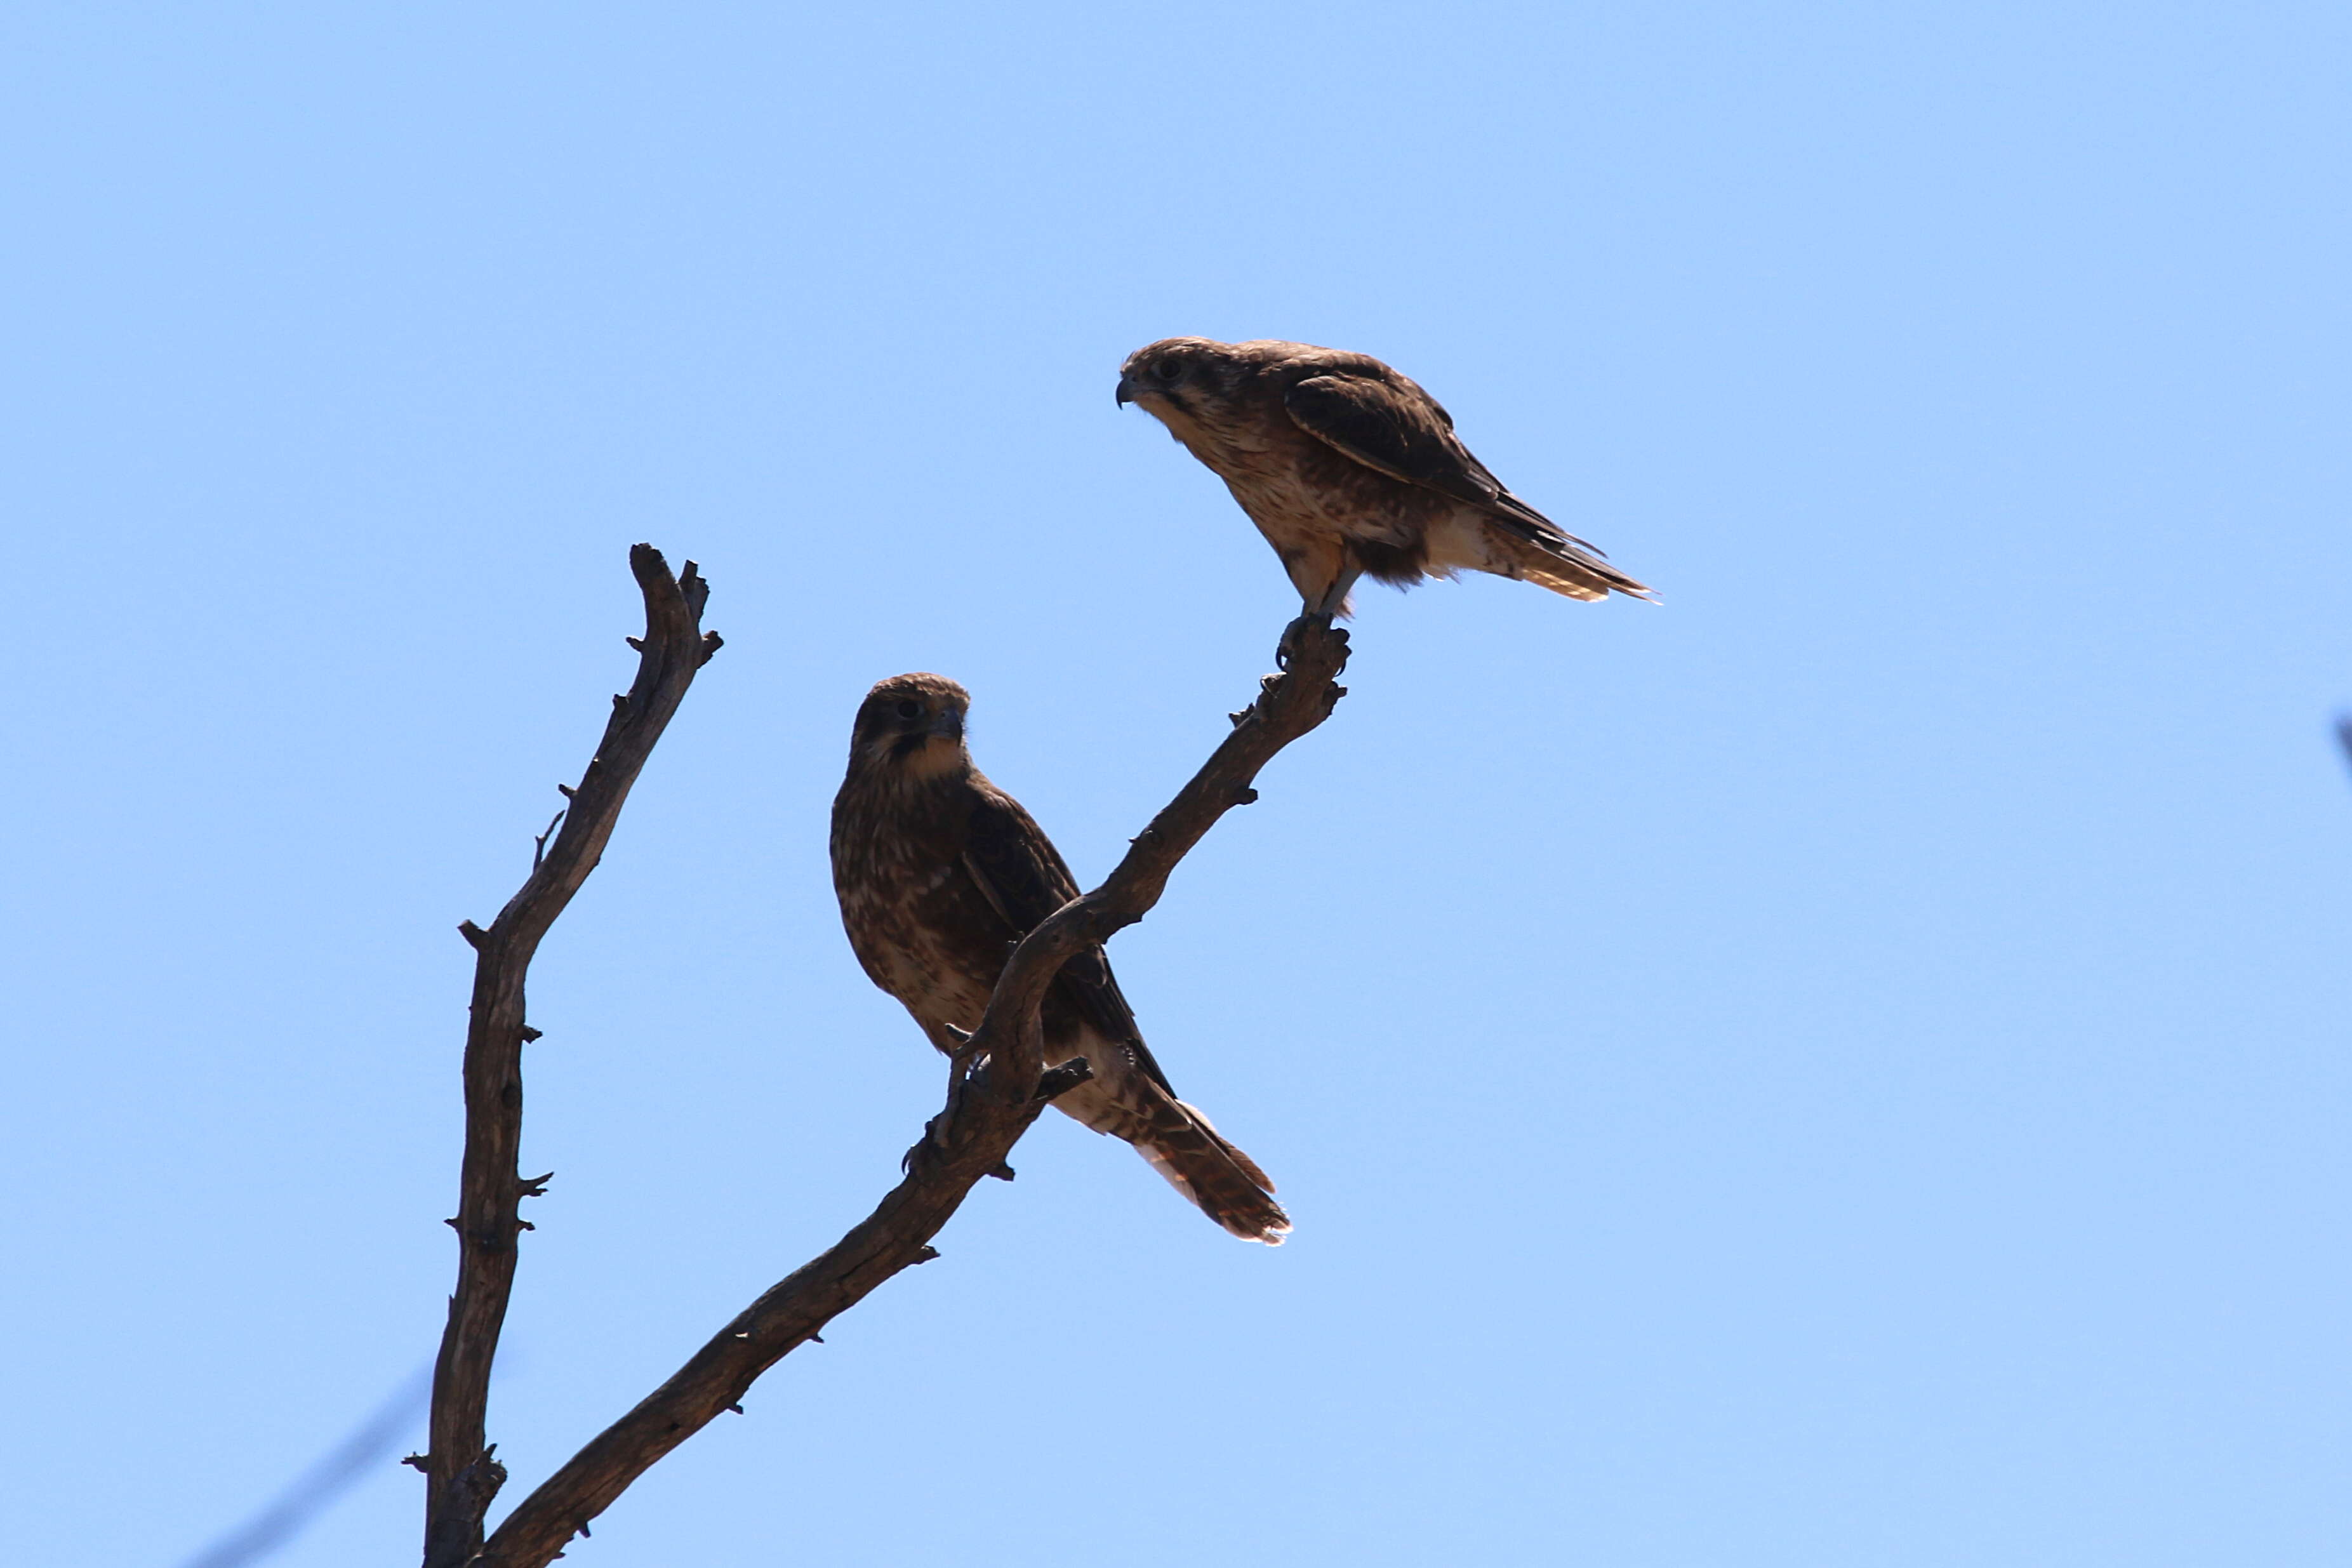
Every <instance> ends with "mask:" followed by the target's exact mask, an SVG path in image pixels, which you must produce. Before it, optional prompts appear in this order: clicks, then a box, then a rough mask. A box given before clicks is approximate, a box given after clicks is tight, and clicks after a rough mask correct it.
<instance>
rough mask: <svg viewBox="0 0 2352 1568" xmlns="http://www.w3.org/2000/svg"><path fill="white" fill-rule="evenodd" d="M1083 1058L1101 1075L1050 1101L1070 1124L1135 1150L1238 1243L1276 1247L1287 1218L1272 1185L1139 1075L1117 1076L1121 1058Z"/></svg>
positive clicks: (1099, 1048) (1101, 1054)
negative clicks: (1132, 1145)
mask: <svg viewBox="0 0 2352 1568" xmlns="http://www.w3.org/2000/svg"><path fill="white" fill-rule="evenodd" d="M1087 1058H1088V1059H1089V1060H1091V1061H1093V1062H1094V1063H1095V1068H1096V1071H1097V1073H1098V1074H1099V1075H1101V1076H1099V1077H1097V1078H1096V1079H1093V1080H1092V1081H1090V1082H1087V1083H1082V1084H1080V1085H1078V1087H1077V1088H1076V1089H1071V1090H1070V1091H1069V1092H1068V1093H1066V1094H1065V1095H1063V1096H1062V1097H1061V1098H1060V1099H1058V1100H1055V1101H1054V1108H1055V1110H1059V1111H1062V1112H1063V1113H1065V1114H1066V1115H1067V1116H1069V1117H1071V1118H1072V1119H1073V1120H1075V1121H1078V1122H1081V1123H1083V1124H1084V1125H1086V1126H1087V1127H1090V1128H1092V1129H1093V1130H1094V1131H1097V1132H1107V1133H1108V1134H1109V1135H1110V1136H1112V1137H1114V1138H1118V1139H1122V1140H1124V1141H1125V1142H1129V1143H1132V1144H1134V1145H1135V1152H1137V1153H1139V1154H1140V1155H1142V1156H1143V1157H1144V1158H1145V1159H1146V1160H1149V1161H1150V1162H1151V1168H1152V1169H1153V1170H1155V1171H1157V1172H1159V1173H1160V1174H1161V1175H1163V1176H1165V1177H1167V1178H1168V1184H1169V1185H1170V1186H1171V1187H1174V1188H1175V1189H1176V1190H1177V1191H1178V1192H1180V1193H1181V1194H1184V1195H1185V1196H1186V1197H1188V1198H1190V1199H1192V1203H1193V1205H1194V1206H1195V1207H1197V1208H1198V1209H1200V1211H1201V1212H1202V1214H1204V1215H1208V1216H1209V1217H1210V1218H1211V1219H1213V1220H1215V1221H1216V1222H1217V1223H1218V1224H1219V1225H1221V1226H1224V1227H1225V1228H1226V1229H1227V1230H1229V1231H1232V1232H1233V1233H1234V1235H1235V1236H1238V1237H1241V1238H1242V1239H1243V1240H1244V1241H1263V1242H1265V1244H1266V1245H1267V1246H1269V1247H1275V1246H1279V1245H1280V1244H1281V1241H1282V1238H1283V1237H1284V1236H1286V1235H1287V1234H1288V1233H1289V1230H1290V1216H1289V1215H1286V1214H1285V1213H1283V1212H1282V1205H1280V1204H1278V1203H1276V1202H1275V1201H1274V1197H1273V1193H1274V1183H1273V1182H1271V1181H1269V1180H1268V1179H1267V1178H1266V1173H1265V1172H1264V1171H1261V1170H1259V1169H1258V1168H1257V1162H1256V1161H1255V1160H1253V1159H1251V1158H1250V1157H1249V1156H1248V1155H1247V1154H1244V1153H1243V1152H1241V1151H1240V1150H1239V1149H1236V1148H1234V1146H1233V1145H1232V1144H1231V1143H1228V1142H1225V1140H1224V1139H1223V1137H1222V1136H1221V1135H1220V1134H1219V1133H1218V1131H1217V1130H1216V1128H1215V1127H1213V1126H1212V1125H1211V1124H1210V1121H1209V1119H1208V1118H1207V1117H1205V1116H1203V1115H1202V1114H1201V1112H1200V1111H1198V1110H1194V1109H1193V1108H1192V1106H1189V1105H1187V1104H1185V1103H1184V1102H1183V1101H1182V1100H1179V1099H1177V1098H1176V1097H1175V1096H1174V1095H1172V1094H1171V1093H1169V1092H1168V1091H1167V1090H1166V1089H1162V1088H1161V1087H1160V1085H1159V1084H1158V1083H1156V1082H1154V1081H1153V1080H1152V1079H1149V1078H1147V1077H1145V1076H1144V1075H1143V1074H1142V1073H1141V1072H1137V1071H1132V1070H1122V1067H1123V1066H1124V1064H1125V1063H1127V1062H1128V1061H1129V1060H1131V1058H1129V1057H1128V1055H1127V1053H1126V1052H1124V1051H1122V1050H1120V1049H1118V1047H1111V1046H1108V1045H1107V1044H1105V1043H1103V1042H1100V1041H1096V1040H1089V1041H1088V1042H1087Z"/></svg>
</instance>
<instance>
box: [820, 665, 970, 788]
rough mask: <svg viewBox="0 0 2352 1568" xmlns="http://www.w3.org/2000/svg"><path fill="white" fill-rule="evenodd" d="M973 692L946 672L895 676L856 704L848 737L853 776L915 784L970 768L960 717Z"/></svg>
mask: <svg viewBox="0 0 2352 1568" xmlns="http://www.w3.org/2000/svg"><path fill="white" fill-rule="evenodd" d="M970 710H971V692H969V691H966V690H965V689H963V688H962V687H961V686H958V685H957V684H956V683H955V682H954V681H952V680H950V679H948V678H947V677H946V676H944V675H921V674H917V675H894V676H892V677H891V678H890V679H887V680H884V681H879V682H877V684H876V685H875V688H874V689H873V690H871V691H869V692H867V693H866V700H865V701H864V702H862V703H860V704H858V708H857V723H856V727H855V728H854V729H852V730H851V731H850V735H849V772H850V774H851V776H852V777H856V776H857V775H859V774H861V773H862V774H865V775H866V776H867V777H869V778H889V779H898V780H900V781H903V782H907V783H914V782H918V781H921V780H926V779H935V778H940V777H942V776H944V775H947V774H950V773H961V772H965V771H967V770H969V769H970V768H971V752H967V751H965V750H964V746H963V716H964V715H965V714H966V713H967V712H969V711H970Z"/></svg>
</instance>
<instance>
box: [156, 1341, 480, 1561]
mask: <svg viewBox="0 0 2352 1568" xmlns="http://www.w3.org/2000/svg"><path fill="white" fill-rule="evenodd" d="M432 1389H433V1367H432V1363H429V1362H428V1363H425V1365H424V1366H421V1367H419V1368H417V1369H416V1370H415V1372H413V1373H409V1374H408V1376H406V1377H405V1378H404V1379H402V1380H401V1384H400V1386H399V1387H398V1388H397V1389H395V1390H394V1392H393V1394H392V1395H391V1397H389V1398H387V1399H386V1400H385V1401H384V1402H383V1404H382V1405H378V1406H377V1407H376V1409H375V1411H374V1413H373V1414H372V1415H369V1416H368V1418H367V1419H366V1420H364V1421H362V1422H361V1423H360V1424H359V1426H357V1427H355V1428H353V1429H352V1434H351V1436H348V1437H345V1438H344V1439H343V1440H342V1441H341V1443H338V1444H336V1445H335V1447H332V1448H331V1449H329V1450H328V1451H327V1453H326V1455H325V1456H324V1457H323V1458H320V1460H319V1461H318V1462H317V1463H315V1464H313V1465H312V1466H311V1467H310V1468H309V1469H307V1470H305V1471H303V1472H302V1473H301V1475H299V1476H298V1477H296V1478H295V1479H294V1481H293V1482H292V1484H291V1485H289V1486H288V1487H287V1489H285V1490H284V1491H283V1492H280V1493H279V1494H278V1497H277V1498H276V1499H275V1500H273V1501H271V1502H270V1504H269V1505H268V1507H266V1508H264V1509H263V1510H261V1511H260V1512H258V1513H257V1514H255V1515H254V1516H253V1517H252V1518H251V1519H248V1520H247V1521H245V1522H244V1523H242V1524H240V1525H238V1526H237V1527H236V1529H235V1530H232V1531H229V1532H228V1533H227V1534H226V1535H224V1536H222V1537H221V1538H220V1539H219V1540H218V1541H216V1542H213V1544H212V1545H210V1546H207V1547H206V1548H205V1549H204V1550H203V1551H202V1552H197V1553H196V1554H195V1555H194V1557H191V1558H189V1559H188V1560H187V1561H186V1562H185V1563H183V1564H182V1568H247V1565H248V1564H250V1563H259V1562H261V1561H262V1560H263V1559H264V1558H267V1557H269V1556H271V1555H272V1554H274V1553H275V1552H278V1549H279V1548H281V1547H283V1546H286V1545H289V1544H290V1543H291V1542H293V1540H294V1538H295V1537H297V1536H299V1535H300V1534H301V1533H302V1531H304V1530H305V1529H307V1528H308V1527H309V1526H310V1521H312V1520H315V1519H317V1518H318V1517H319V1515H320V1514H321V1513H324V1512H325V1511H326V1510H328V1509H329V1508H331V1507H332V1506H333V1504H334V1502H335V1500H336V1499H338V1498H340V1497H341V1496H342V1495H343V1494H344V1493H345V1492H347V1491H349V1490H351V1489H352V1486H353V1485H355V1484H356V1483H357V1482H358V1481H359V1480H360V1479H361V1478H362V1477H363V1476H365V1475H367V1474H368V1473H369V1472H370V1471H372V1470H373V1468H375V1467H376V1466H377V1465H379V1464H382V1463H383V1461H384V1460H385V1459H386V1458H389V1457H390V1455H391V1454H392V1451H393V1450H394V1448H397V1447H400V1444H401V1440H402V1439H403V1438H404V1436H408V1435H410V1434H412V1433H413V1432H415V1429H416V1426H417V1423H419V1422H420V1421H422V1420H423V1419H424V1416H425V1397H426V1395H428V1394H430V1393H431V1392H432Z"/></svg>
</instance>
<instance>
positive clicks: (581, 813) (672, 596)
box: [420, 544, 719, 1568]
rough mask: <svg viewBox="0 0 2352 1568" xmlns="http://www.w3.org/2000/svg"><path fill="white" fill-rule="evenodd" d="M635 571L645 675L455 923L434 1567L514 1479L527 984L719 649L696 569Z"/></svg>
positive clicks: (641, 563) (475, 1547)
mask: <svg viewBox="0 0 2352 1568" xmlns="http://www.w3.org/2000/svg"><path fill="white" fill-rule="evenodd" d="M629 570H630V572H631V573H633V574H635V577H636V580H637V586H638V588H639V589H641V590H642V591H643V592H644V594H645V600H646V636H645V638H644V640H643V642H642V644H640V645H638V646H639V647H640V649H641V651H640V655H639V658H638V660H637V678H636V680H635V682H634V683H633V684H632V685H631V686H630V688H629V691H628V695H627V696H625V697H615V698H614V699H613V716H612V718H611V719H610V720H609V721H607V722H606V724H605V726H604V739H603V740H602V741H601V742H598V743H597V747H596V754H595V756H594V758H593V759H592V760H591V761H590V763H588V771H587V772H586V773H583V774H582V775H581V778H580V783H579V784H577V785H576V786H574V787H572V788H569V789H566V790H565V791H564V795H565V796H566V798H567V799H568V801H569V803H570V804H569V805H567V807H566V808H565V812H564V814H563V815H562V816H560V817H559V818H558V819H557V822H556V823H554V824H551V825H550V826H549V829H548V834H542V835H541V836H540V837H539V838H538V839H537V840H536V841H535V842H534V844H533V846H532V853H531V870H530V877H529V878H528V879H525V880H524V882H523V885H522V888H521V889H520V891H518V892H517V893H516V894H515V896H514V897H513V898H511V899H509V900H507V906H506V908H504V909H502V910H499V918H498V919H497V920H495V921H491V922H490V925H489V929H488V930H487V931H485V930H483V929H482V928H481V927H479V926H477V925H475V924H474V923H473V921H466V922H465V923H464V924H462V925H461V926H459V927H458V930H459V931H460V932H461V933H462V934H463V935H464V936H465V938H466V940H467V942H470V943H472V944H473V947H474V952H475V959H474V996H473V1011H472V1016H471V1018H470V1020H469V1021H468V1023H467V1028H466V1067H465V1078H466V1152H465V1158H464V1163H463V1166H462V1169H461V1173H460V1177H459V1187H458V1198H457V1217H456V1218H454V1219H452V1220H451V1221H450V1222H449V1223H450V1225H451V1226H453V1227H454V1228H455V1229H456V1230H457V1293H456V1294H455V1295H453V1296H451V1297H450V1298H449V1321H448V1326H447V1327H446V1329H445V1330H444V1331H443V1332H442V1335H441V1353H440V1356H439V1358H438V1359H437V1360H436V1362H435V1363H434V1367H433V1406H432V1421H431V1436H430V1439H429V1442H428V1445H427V1450H426V1454H425V1463H424V1465H423V1466H422V1467H420V1468H423V1469H424V1471H425V1568H459V1565H461V1564H463V1563H467V1562H468V1561H469V1560H471V1559H472V1558H473V1556H474V1555H475V1553H476V1552H478V1551H479V1550H480V1548H481V1542H482V1520H483V1517H484V1516H485V1515H486V1514H487V1513H488V1511H489V1507H490V1500H491V1499H492V1498H493V1497H495V1496H496V1495H497V1494H498V1489H499V1486H500V1485H501V1484H502V1483H503V1482H504V1481H505V1479H506V1468H505V1467H504V1466H502V1465H500V1464H499V1462H498V1460H497V1458H495V1457H493V1455H492V1453H491V1451H490V1446H489V1444H488V1441H487V1436H486V1433H485V1431H484V1421H485V1418H486V1415H487V1411H488V1401H489V1385H490V1363H491V1362H492V1361H493V1360H494V1359H495V1358H496V1356H497V1355H498V1348H499V1330H500V1329H501V1328H502V1327H503V1326H504V1325H505V1322H506V1315H507V1299H508V1296H509V1293H510V1292H511V1290H512V1289H513V1286H514V1271H515V1237H516V1234H517V1233H518V1232H519V1231H521V1230H524V1229H527V1228H528V1226H526V1224H525V1222H524V1221H523V1218H522V1216H521V1215H520V1212H519V1205H520V1202H521V1200H522V1199H523V1198H524V1197H526V1196H530V1195H535V1193H534V1189H535V1188H536V1187H537V1186H538V1185H539V1184H540V1183H541V1182H544V1181H545V1180H546V1178H545V1177H543V1176H542V1177H541V1178H539V1179H538V1181H527V1180H525V1179H524V1177H523V1176H522V1174H521V1173H520V1168H519V1167H518V1166H517V1165H516V1163H515V1159H516V1155H517V1153H518V1152H519V1150H520V1144H521V1142H522V1047H523V1045H524V1043H525V1042H526V1041H529V1040H533V1039H536V1038H538V1037H539V1032H538V1031H537V1030H536V1029H533V1028H531V1027H530V1026H529V1025H528V1024H526V1023H525V1022H524V1021H523V976H524V974H525V973H526V972H527V971H528V970H529V969H530V961H531V956H532V954H533V953H535V952H538V950H539V943H540V939H541V938H542V937H544V936H545V935H546V934H547V931H548V928H549V927H550V926H551V925H553V924H554V923H555V918H556V916H558V915H560V914H562V912H563V909H564V906H565V905H566V904H568V903H570V902H571V901H572V894H574V893H576V892H578V891H579V890H580V887H581V884H582V883H583V882H585V881H587V879H588V873H589V872H591V871H593V870H594V869H595V868H596V862H597V861H598V860H599V859H600V858H603V856H604V845H605V842H606V840H608V839H610V838H611V837H612V836H613V825H614V823H615V822H617V821H618V820H619V819H620V815H621V806H622V805H623V803H624V802H625V801H626V800H627V799H628V798H629V788H630V786H631V785H632V784H635V783H636V782H637V773H638V772H639V771H640V770H641V769H643V768H644V766H645V765H646V758H647V757H648V756H650V755H652V753H653V749H654V742H656V741H658V740H660V739H661V734H662V730H663V728H664V727H665V726H666V725H667V724H668V722H669V720H670V715H671V714H673V713H675V712H677V705H678V701H679V700H680V699H682V698H683V697H685V695H686V689H687V687H688V686H689V685H690V684H692V682H693V680H694V674H695V671H696V670H698V669H699V668H702V666H703V665H704V664H705V663H707V662H709V658H710V656H711V655H712V654H714V653H716V652H718V651H719V634H718V633H716V632H708V633H706V632H705V631H703V630H702V624H701V623H702V607H703V604H704V602H705V601H706V600H707V599H708V598H709V595H710V589H709V584H706V583H704V582H703V580H702V578H701V577H700V576H699V575H698V574H697V573H696V571H695V567H694V563H693V562H691V561H689V562H688V563H686V572H685V574H684V575H682V576H678V577H672V576H671V575H670V570H669V563H667V561H665V560H663V559H662V554H661V552H660V551H658V550H656V549H655V548H654V547H653V546H652V545H650V544H639V545H635V546H632V547H631V549H630V551H629ZM559 787H561V786H559ZM559 826H560V831H559ZM550 834H551V835H553V839H552V842H551V841H550V839H549V835H550Z"/></svg>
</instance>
